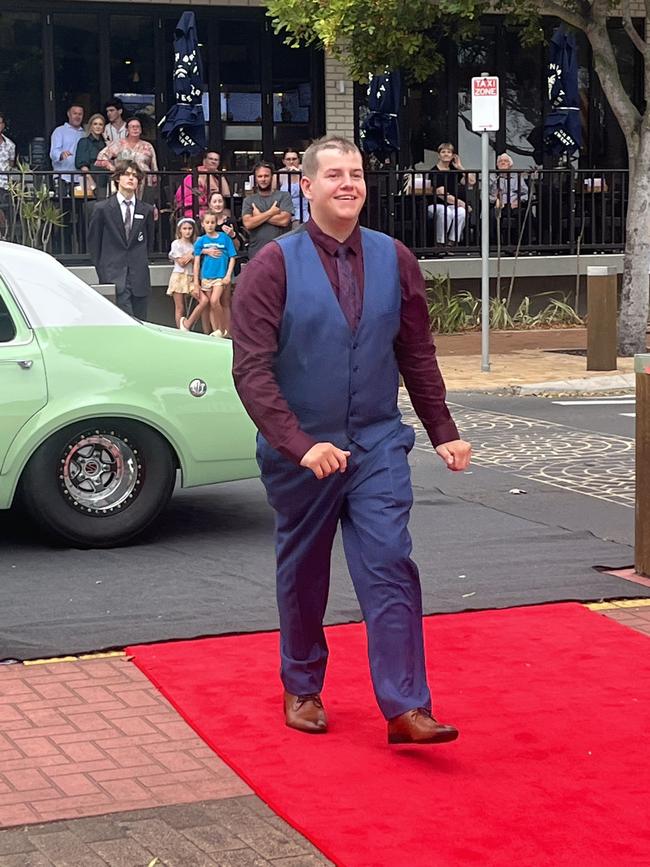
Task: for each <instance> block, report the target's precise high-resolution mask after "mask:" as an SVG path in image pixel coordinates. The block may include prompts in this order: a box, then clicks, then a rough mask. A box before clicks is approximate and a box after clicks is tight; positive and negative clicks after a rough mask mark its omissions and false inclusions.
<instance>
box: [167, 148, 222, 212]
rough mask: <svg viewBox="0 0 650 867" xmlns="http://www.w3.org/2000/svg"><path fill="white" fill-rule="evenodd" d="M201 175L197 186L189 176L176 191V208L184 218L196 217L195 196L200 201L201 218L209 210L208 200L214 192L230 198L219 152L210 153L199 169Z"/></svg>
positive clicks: (189, 175) (190, 175)
mask: <svg viewBox="0 0 650 867" xmlns="http://www.w3.org/2000/svg"><path fill="white" fill-rule="evenodd" d="M197 172H198V173H199V176H198V181H197V186H196V187H194V186H193V185H192V182H193V176H192V174H191V173H190V174H188V175H187V176H186V177H185V178H183V183H182V184H181V185H180V187H179V188H178V189H177V190H176V196H175V198H176V207H177V209H178V211H179V213H181V214H182V216H184V217H192V216H193V215H194V195H196V196H197V199H198V208H199V217H202V216H203V214H204V212H205V211H206V210H207V209H208V199H209V197H210V195H211V194H212V193H214V192H217V193H221V195H222V196H228V197H229V196H230V186H229V185H228V181H227V180H226V178H225V176H224V174H223V170H222V169H221V154H220V153H219V152H218V151H208V152H207V153H206V155H205V156H204V158H203V162H202V163H201V165H200V166H198V167H197Z"/></svg>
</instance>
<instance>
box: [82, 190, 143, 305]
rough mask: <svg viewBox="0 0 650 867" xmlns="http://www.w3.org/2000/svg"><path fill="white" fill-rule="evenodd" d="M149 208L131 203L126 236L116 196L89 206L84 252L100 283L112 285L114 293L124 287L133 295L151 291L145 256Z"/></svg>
mask: <svg viewBox="0 0 650 867" xmlns="http://www.w3.org/2000/svg"><path fill="white" fill-rule="evenodd" d="M153 235H154V221H153V206H152V205H148V204H147V203H146V202H141V201H140V200H139V199H136V201H135V207H134V212H133V224H132V228H131V232H130V234H129V237H128V238H127V237H126V232H125V231H124V221H123V219H122V209H121V208H120V204H119V202H118V201H117V195H115V196H111V197H110V198H109V199H105V200H104V201H103V202H94V203H93V212H92V214H91V216H90V220H89V223H88V237H87V245H88V253H89V254H90V258H91V260H92V263H93V265H94V266H95V269H96V271H97V277H98V278H99V282H100V283H114V284H115V287H116V289H117V290H118V291H124V289H125V288H126V287H127V286H128V287H129V288H130V290H131V292H132V294H133V295H136V296H140V297H143V296H146V295H148V294H149V292H150V290H151V281H150V278H149V254H150V252H151V249H152V246H153Z"/></svg>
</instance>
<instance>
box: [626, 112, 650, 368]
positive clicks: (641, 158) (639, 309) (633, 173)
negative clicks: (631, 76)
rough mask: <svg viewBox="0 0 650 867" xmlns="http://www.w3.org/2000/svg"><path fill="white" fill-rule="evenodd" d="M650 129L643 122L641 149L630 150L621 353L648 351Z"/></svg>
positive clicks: (640, 137)
mask: <svg viewBox="0 0 650 867" xmlns="http://www.w3.org/2000/svg"><path fill="white" fill-rule="evenodd" d="M649 167H650V131H648V130H647V129H646V127H645V124H644V125H642V127H641V131H640V135H639V140H638V151H637V153H636V154H634V155H633V154H632V153H630V189H629V200H628V207H627V221H626V223H627V225H626V237H625V256H624V258H623V290H622V294H621V314H620V318H619V326H618V351H619V355H623V356H631V355H635V354H636V353H638V352H645V351H646V329H647V327H648V287H649V285H650V282H649V280H650V278H649V276H648V274H649V272H650V176H649V175H648V168H649Z"/></svg>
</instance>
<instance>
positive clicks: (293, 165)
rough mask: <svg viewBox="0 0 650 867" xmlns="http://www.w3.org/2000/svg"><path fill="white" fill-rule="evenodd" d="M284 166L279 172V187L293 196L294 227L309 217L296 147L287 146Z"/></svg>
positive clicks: (283, 158) (283, 156) (283, 161)
mask: <svg viewBox="0 0 650 867" xmlns="http://www.w3.org/2000/svg"><path fill="white" fill-rule="evenodd" d="M282 166H283V168H281V169H280V171H279V172H278V176H279V178H280V185H279V187H278V189H280V190H284V191H285V192H287V193H289V195H290V196H291V201H292V202H293V218H292V220H291V226H292V228H294V229H295V228H296V227H297V226H299V225H300V224H301V223H306V222H307V220H308V219H309V203H308V202H307V199H306V198H305V197H304V196H303V195H302V192H301V190H300V173H301V171H302V169H301V166H300V154H299V153H298V151H297V150H296V149H295V148H287V149H286V150H285V152H284V153H283V154H282Z"/></svg>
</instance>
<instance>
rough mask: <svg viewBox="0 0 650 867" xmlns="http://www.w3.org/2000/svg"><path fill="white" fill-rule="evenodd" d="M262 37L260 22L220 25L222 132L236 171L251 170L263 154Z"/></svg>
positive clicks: (230, 163)
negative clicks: (250, 167)
mask: <svg viewBox="0 0 650 867" xmlns="http://www.w3.org/2000/svg"><path fill="white" fill-rule="evenodd" d="M261 39H262V28H261V26H260V24H259V23H258V22H257V21H235V20H224V21H221V22H220V24H219V49H218V51H219V69H220V73H219V76H220V79H221V81H220V108H221V121H222V135H223V140H224V149H225V150H227V151H228V152H229V158H228V168H230V169H232V170H247V169H248V168H249V166H250V164H251V162H254V161H255V160H257V159H259V158H260V157H261V156H262V150H263V148H262V140H263V139H262V121H263V111H264V107H263V102H262V63H261V56H260V55H261Z"/></svg>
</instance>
